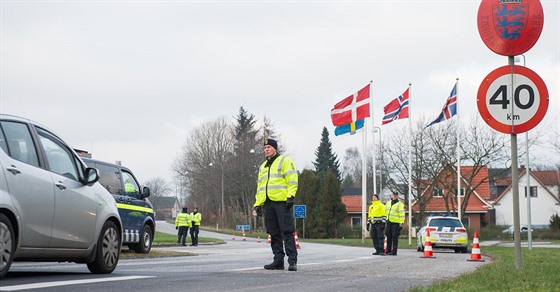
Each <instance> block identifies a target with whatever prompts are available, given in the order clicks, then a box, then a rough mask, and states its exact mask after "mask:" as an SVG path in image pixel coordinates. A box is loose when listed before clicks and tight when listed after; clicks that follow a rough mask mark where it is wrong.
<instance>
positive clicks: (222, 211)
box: [208, 156, 225, 228]
mask: <svg viewBox="0 0 560 292" xmlns="http://www.w3.org/2000/svg"><path fill="white" fill-rule="evenodd" d="M208 165H209V166H214V164H213V163H212V162H210V164H208ZM221 169H222V207H221V212H220V216H221V220H220V221H221V222H222V228H224V224H225V223H224V222H225V210H224V156H222V163H221Z"/></svg>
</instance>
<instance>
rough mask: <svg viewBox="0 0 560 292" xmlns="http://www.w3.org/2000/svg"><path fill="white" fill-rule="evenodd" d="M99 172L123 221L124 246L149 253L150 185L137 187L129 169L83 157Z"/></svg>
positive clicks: (151, 221)
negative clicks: (115, 202)
mask: <svg viewBox="0 0 560 292" xmlns="http://www.w3.org/2000/svg"><path fill="white" fill-rule="evenodd" d="M82 160H83V161H84V162H85V163H86V164H87V165H88V166H89V167H93V168H96V169H97V170H98V171H99V183H101V185H102V186H103V187H105V189H107V191H109V193H111V194H112V195H113V197H114V198H115V201H117V207H118V208H119V215H120V216H121V221H122V224H123V236H122V238H123V241H122V242H123V243H122V244H123V245H126V246H128V247H129V248H130V249H133V250H135V251H136V252H138V253H149V252H150V250H151V249H152V241H153V238H154V232H155V229H156V222H155V219H154V215H155V214H154V206H153V205H152V203H151V202H150V201H149V200H148V199H147V198H148V197H149V196H150V188H148V187H143V188H141V187H140V184H139V183H138V180H137V179H136V177H135V176H134V174H133V173H132V171H131V170H130V169H128V168H126V167H124V166H122V165H119V164H115V163H109V162H104V161H99V160H95V159H91V158H85V157H82Z"/></svg>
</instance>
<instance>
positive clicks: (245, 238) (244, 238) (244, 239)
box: [241, 233, 247, 241]
mask: <svg viewBox="0 0 560 292" xmlns="http://www.w3.org/2000/svg"><path fill="white" fill-rule="evenodd" d="M241 240H243V241H246V240H247V237H245V233H243V238H241Z"/></svg>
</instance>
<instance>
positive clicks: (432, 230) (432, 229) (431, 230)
mask: <svg viewBox="0 0 560 292" xmlns="http://www.w3.org/2000/svg"><path fill="white" fill-rule="evenodd" d="M426 230H429V231H430V232H434V231H436V230H437V228H426Z"/></svg>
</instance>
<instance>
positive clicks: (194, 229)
mask: <svg viewBox="0 0 560 292" xmlns="http://www.w3.org/2000/svg"><path fill="white" fill-rule="evenodd" d="M190 219H191V221H192V222H191V223H192V226H191V241H192V244H191V246H198V231H199V230H198V229H199V227H200V221H202V214H200V213H198V208H197V207H194V211H193V212H192V213H191V217H190Z"/></svg>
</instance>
